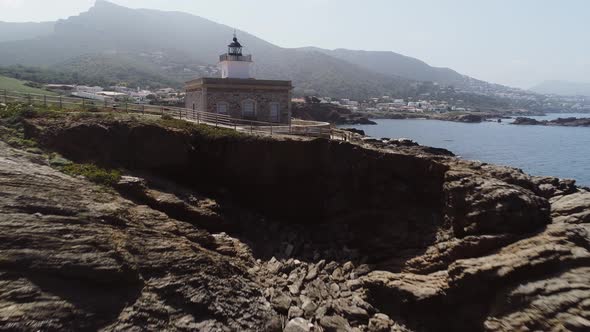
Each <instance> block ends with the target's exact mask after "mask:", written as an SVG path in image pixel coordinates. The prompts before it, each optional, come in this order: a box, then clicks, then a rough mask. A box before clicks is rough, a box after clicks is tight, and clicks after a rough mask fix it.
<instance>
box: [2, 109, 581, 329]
mask: <svg viewBox="0 0 590 332" xmlns="http://www.w3.org/2000/svg"><path fill="white" fill-rule="evenodd" d="M63 116H65V117H66V118H58V119H46V118H42V117H36V118H33V119H28V120H27V124H25V128H26V129H25V131H26V132H27V135H29V137H31V138H35V139H37V140H38V142H39V144H42V146H43V148H46V149H49V150H52V149H53V150H58V152H61V153H63V154H64V156H66V157H67V158H71V159H72V160H76V162H88V163H90V162H95V163H98V164H100V165H104V167H122V168H125V169H128V170H129V172H133V173H134V174H135V173H136V172H137V174H139V172H140V171H141V172H142V173H144V172H145V173H148V171H149V174H147V175H145V178H146V179H148V180H147V181H146V182H145V184H141V185H138V186H132V185H130V184H127V185H126V186H127V189H123V188H124V187H125V186H122V187H121V188H119V191H118V192H116V191H112V190H110V189H105V188H103V187H99V186H96V185H94V184H92V183H89V182H88V181H86V180H84V179H82V178H73V177H70V176H67V175H65V174H62V173H60V172H58V171H57V170H55V169H52V168H50V167H47V166H46V163H47V161H46V160H44V159H43V158H41V159H43V160H40V157H39V156H38V155H37V156H33V155H32V154H30V153H29V152H26V151H20V150H15V149H12V148H8V147H6V145H5V144H4V143H1V142H0V215H1V216H2V218H0V265H1V266H0V271H1V272H0V321H1V322H2V324H0V325H2V326H8V329H10V330H30V329H35V330H66V331H67V330H99V329H104V330H157V331H160V330H161V331H165V330H181V329H185V330H214V331H221V330H227V331H276V330H277V329H280V328H281V327H282V326H281V325H282V324H284V323H285V321H284V320H285V319H286V316H287V317H288V318H289V319H290V321H289V323H287V325H289V324H290V327H292V328H296V327H298V326H300V325H302V324H299V323H301V322H306V324H303V326H304V327H303V328H304V329H311V327H310V324H311V323H310V322H313V323H318V324H320V325H319V326H317V327H315V328H316V329H318V330H320V328H321V329H324V330H326V328H325V327H323V325H328V326H330V324H329V323H328V324H321V321H322V319H323V320H324V323H326V320H328V321H329V320H330V319H329V318H328V319H327V318H326V317H333V316H335V315H337V316H339V317H340V319H338V318H336V319H335V323H334V324H332V325H334V326H336V327H338V326H339V327H340V328H342V329H343V330H346V329H347V328H350V326H351V325H354V326H355V328H354V329H353V328H350V329H352V330H367V329H369V327H371V328H373V329H382V328H383V327H384V326H385V325H387V324H389V323H391V322H390V321H387V320H386V319H385V317H383V316H378V315H375V312H380V313H383V314H386V315H389V316H390V317H395V319H396V320H399V321H400V322H403V323H404V324H405V325H407V326H408V328H407V329H406V328H405V327H404V326H399V325H397V324H395V323H393V325H391V326H390V330H394V331H397V330H402V331H405V330H414V331H438V330H443V331H455V330H463V331H480V330H484V329H486V330H489V331H506V330H516V331H518V330H525V329H529V330H541V331H544V330H568V329H569V330H574V329H579V330H584V329H585V328H586V325H587V320H588V317H589V313H588V308H589V307H590V302H589V300H588V298H590V294H588V284H590V281H589V280H588V276H589V275H590V271H588V266H589V264H590V252H589V250H590V236H589V234H590V226H589V225H590V223H589V222H588V218H587V212H588V207H589V206H588V204H587V201H588V197H587V195H588V193H587V190H585V189H583V188H579V187H576V186H575V183H574V182H573V181H567V180H559V179H555V178H549V177H544V178H538V177H530V176H528V175H526V174H525V173H524V172H522V171H520V170H517V169H513V168H509V167H500V166H494V165H489V164H485V163H481V162H471V161H465V160H461V159H459V158H454V157H451V156H450V155H444V154H434V153H431V152H432V151H430V152H429V150H428V148H425V147H418V146H402V144H400V145H399V146H396V145H394V144H392V143H391V141H392V140H389V141H388V142H387V144H385V143H383V142H381V141H380V142H377V143H371V144H368V143H367V144H364V143H363V144H359V143H358V142H356V143H355V142H353V143H346V142H336V141H330V140H326V139H317V140H307V139H305V140H304V139H301V140H299V139H292V140H291V139H287V138H282V137H273V138H264V139H262V138H258V137H250V136H247V137H246V138H247V139H244V138H243V137H242V135H241V134H239V135H232V136H231V137H229V136H228V137H226V136H225V135H223V132H218V131H216V130H214V129H212V128H209V129H211V130H213V131H212V132H209V131H208V130H207V131H203V130H202V129H200V128H199V127H198V126H196V127H194V128H193V127H192V126H190V127H191V129H190V130H189V129H182V128H184V126H181V128H170V127H168V126H167V125H165V124H162V123H159V122H157V121H156V122H151V121H152V120H151V119H139V118H138V119H134V120H133V121H131V120H124V119H117V120H116V121H115V120H109V119H106V118H104V119H103V118H100V117H94V116H93V117H92V118H90V119H86V118H84V119H82V120H80V119H77V117H74V116H70V115H63ZM112 116H115V115H112ZM4 123H5V121H4V120H2V119H1V117H0V127H2V126H3V124H4ZM176 125H178V124H176ZM0 130H3V129H2V128H0ZM212 133H215V135H211V134H212ZM218 133H219V135H217V134H218ZM3 137H4V136H3ZM120 142H125V144H121V143H120ZM408 145H409V144H408ZM270 152H272V154H271V153H270ZM302 156H305V158H302ZM251 160H261V161H263V162H262V164H263V165H264V167H260V165H261V164H260V163H251V162H249V161H251ZM109 165H110V166H109ZM286 173H288V174H289V176H288V177H285V176H284V175H285V174H286ZM172 174H173V175H172ZM178 179H182V182H183V183H182V184H180V183H178ZM140 181H141V180H140ZM166 181H168V182H170V185H161V183H163V182H166ZM343 183H346V185H342V184H343ZM318 184H319V185H321V188H322V190H310V189H309V188H313V187H314V185H315V186H317V185H318ZM185 186H189V188H186V187H185ZM130 188H131V189H130ZM133 188H135V189H133ZM191 188H195V190H199V192H203V193H208V192H211V193H215V195H216V197H220V200H219V203H217V201H215V200H213V199H211V198H207V197H202V196H200V194H199V192H195V191H193V189H191ZM134 193H135V194H134ZM277 193H280V194H277ZM122 195H123V196H122ZM191 197H194V198H195V199H193V198H191ZM238 202H239V204H238ZM260 214H264V215H267V216H268V219H266V218H263V217H261V216H260ZM288 245H291V246H292V247H293V248H292V249H289V248H288ZM286 249H289V250H288V251H289V252H286ZM287 253H288V254H289V255H291V256H293V255H297V257H301V259H302V260H304V262H300V261H298V260H296V259H293V258H291V259H288V260H287V261H286V262H284V263H283V262H281V261H279V260H277V259H276V258H273V259H270V261H269V262H264V261H265V260H267V258H268V257H272V255H273V254H276V255H277V257H283V258H285V259H287V257H284V256H285V254H287ZM315 253H318V255H319V256H317V257H316V258H315V259H314V260H311V257H312V256H314V254H315ZM321 256H324V257H326V258H329V259H332V260H336V261H337V262H331V263H329V264H325V266H323V264H320V263H321V262H318V263H317V264H314V263H313V262H314V261H315V260H317V259H319V258H321ZM355 257H356V258H355ZM358 257H363V259H362V260H357V258H358ZM346 260H351V261H354V262H355V264H357V262H358V263H360V264H366V263H370V264H371V265H370V267H369V266H368V265H367V266H363V265H360V266H358V267H357V268H355V267H354V265H355V264H352V263H350V264H349V263H344V264H342V263H343V262H345V261H346ZM341 264H342V266H340V265H341ZM313 270H317V271H313ZM308 276H309V278H308ZM306 278H307V279H308V280H306ZM328 285H329V286H328ZM302 307H305V310H304V309H302ZM314 307H315V308H314ZM298 315H303V317H295V316H298ZM306 317H308V318H309V320H307V321H306V320H305V319H303V318H306ZM295 319H299V320H295ZM313 319H315V320H313ZM294 320H295V321H294ZM293 321H294V322H293ZM336 327H333V328H336Z"/></svg>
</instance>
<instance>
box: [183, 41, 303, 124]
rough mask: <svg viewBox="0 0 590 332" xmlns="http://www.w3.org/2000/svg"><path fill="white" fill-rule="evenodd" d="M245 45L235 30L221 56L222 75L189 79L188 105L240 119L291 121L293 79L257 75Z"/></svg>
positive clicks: (198, 109) (276, 121) (199, 109)
mask: <svg viewBox="0 0 590 332" xmlns="http://www.w3.org/2000/svg"><path fill="white" fill-rule="evenodd" d="M242 48H243V47H242V45H241V44H240V42H239V41H238V39H237V38H236V36H235V34H234V38H233V42H232V43H231V44H229V45H228V52H227V53H225V54H222V55H220V56H219V67H220V70H221V78H212V77H203V78H199V79H196V80H192V81H189V82H186V86H185V88H186V98H185V103H186V108H189V109H193V110H197V111H204V112H212V113H218V114H223V115H229V116H231V117H232V118H237V119H246V120H255V121H262V122H273V123H283V124H288V123H290V121H291V90H292V89H293V86H292V84H291V81H277V80H258V79H254V78H253V77H252V76H251V68H250V67H251V65H252V55H243V54H242Z"/></svg>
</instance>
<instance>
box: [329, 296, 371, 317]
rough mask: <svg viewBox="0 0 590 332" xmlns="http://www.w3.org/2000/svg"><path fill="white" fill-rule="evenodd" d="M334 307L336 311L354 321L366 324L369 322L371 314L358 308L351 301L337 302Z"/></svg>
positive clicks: (341, 300) (340, 300) (339, 300)
mask: <svg viewBox="0 0 590 332" xmlns="http://www.w3.org/2000/svg"><path fill="white" fill-rule="evenodd" d="M332 306H333V308H334V311H336V312H337V313H339V314H341V315H342V316H343V317H345V318H347V319H350V320H352V321H357V322H366V321H368V320H369V313H368V312H367V310H365V309H363V308H360V307H358V306H356V305H355V304H353V303H351V301H349V300H346V299H338V300H335V301H334V302H333V305H332Z"/></svg>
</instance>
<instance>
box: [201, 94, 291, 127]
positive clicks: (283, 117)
mask: <svg viewBox="0 0 590 332" xmlns="http://www.w3.org/2000/svg"><path fill="white" fill-rule="evenodd" d="M245 100H253V101H254V102H255V104H256V106H255V109H256V117H255V118H253V120H257V121H265V122H270V121H271V118H270V105H271V103H279V105H280V119H279V122H281V123H289V118H290V116H289V114H290V111H291V98H290V93H289V92H288V91H276V90H260V89H257V90H254V91H237V90H234V89H220V88H208V89H207V106H206V107H207V109H206V111H207V112H216V111H217V103H220V102H225V103H227V104H228V112H229V115H230V116H231V117H234V118H239V119H241V118H243V116H242V103H243V102H244V101H245ZM191 107H192V106H191Z"/></svg>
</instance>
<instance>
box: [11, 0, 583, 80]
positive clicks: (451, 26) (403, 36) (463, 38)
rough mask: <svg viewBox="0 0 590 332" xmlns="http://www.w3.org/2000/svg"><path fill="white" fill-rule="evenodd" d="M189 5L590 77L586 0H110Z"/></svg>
mask: <svg viewBox="0 0 590 332" xmlns="http://www.w3.org/2000/svg"><path fill="white" fill-rule="evenodd" d="M111 2H114V3H117V4H120V5H124V6H128V7H133V8H154V9H162V10H176V11H183V12H189V13H192V14H195V15H199V16H202V17H205V18H208V19H211V20H213V21H216V22H219V23H223V24H227V25H230V26H234V27H237V28H238V29H241V30H245V31H248V32H250V33H252V34H254V35H256V36H258V37H260V38H262V39H265V40H267V41H270V42H272V43H274V44H277V45H279V46H282V47H300V46H318V47H323V48H330V49H332V48H349V49H364V50H383V51H394V52H398V53H401V54H404V55H408V56H412V57H416V58H419V59H421V60H424V61H426V62H427V63H429V64H430V65H433V66H440V67H450V68H453V69H455V70H457V71H459V72H461V73H463V74H467V75H470V76H473V77H475V78H479V79H483V80H486V81H490V82H495V83H501V84H506V85H511V86H516V87H522V88H529V87H531V86H532V85H535V84H536V83H539V82H541V81H543V80H552V79H559V80H570V81H581V82H590V0H485V1H484V0H411V1H410V0H296V1H293V0H289V1H287V0H223V1H219V0H112V1H111ZM93 3H94V0H0V21H12V22H23V21H47V20H56V19H59V18H66V17H68V16H72V15H76V14H78V13H80V12H82V11H86V10H87V9H88V8H89V7H91V6H92V5H93Z"/></svg>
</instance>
